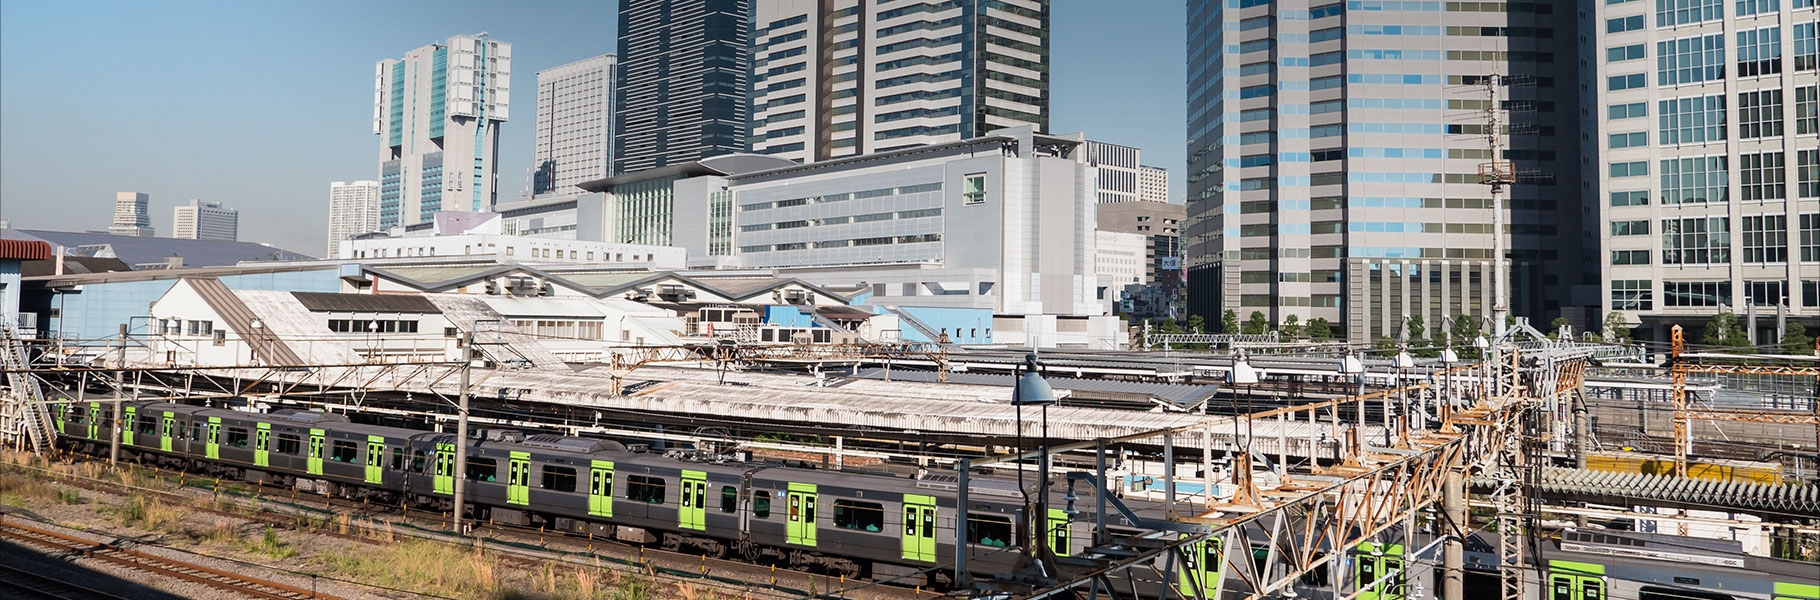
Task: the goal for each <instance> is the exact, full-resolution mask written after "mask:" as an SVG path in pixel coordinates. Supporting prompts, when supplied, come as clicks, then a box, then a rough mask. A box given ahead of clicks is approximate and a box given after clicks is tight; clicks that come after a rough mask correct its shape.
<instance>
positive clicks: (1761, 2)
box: [1738, 0, 1779, 17]
mask: <svg viewBox="0 0 1820 600" xmlns="http://www.w3.org/2000/svg"><path fill="white" fill-rule="evenodd" d="M1777 4H1778V2H1777V0H1738V16H1740V17H1744V16H1749V15H1754V14H1757V13H1766V12H1776V11H1777V10H1779V9H1778V7H1777Z"/></svg>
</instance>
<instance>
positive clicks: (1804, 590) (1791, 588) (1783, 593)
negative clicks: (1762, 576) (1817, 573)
mask: <svg viewBox="0 0 1820 600" xmlns="http://www.w3.org/2000/svg"><path fill="white" fill-rule="evenodd" d="M1775 592H1776V597H1775V600H1813V599H1815V598H1820V585H1809V584H1805V583H1782V582H1780V581H1778V582H1776V587H1775Z"/></svg>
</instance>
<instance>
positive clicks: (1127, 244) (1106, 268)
mask: <svg viewBox="0 0 1820 600" xmlns="http://www.w3.org/2000/svg"><path fill="white" fill-rule="evenodd" d="M1149 241H1150V240H1149V238H1147V237H1145V236H1143V235H1139V234H1136V233H1119V232H1116V231H1106V230H1104V229H1101V230H1097V231H1094V232H1093V267H1094V271H1095V276H1096V278H1097V280H1098V282H1099V283H1098V286H1097V287H1095V288H1094V296H1093V297H1094V299H1095V300H1099V301H1100V302H1101V303H1102V304H1104V305H1105V307H1106V312H1107V313H1111V312H1113V307H1114V305H1115V304H1116V303H1117V302H1118V301H1119V300H1121V299H1122V298H1121V296H1122V295H1123V293H1124V290H1125V286H1128V285H1139V286H1141V285H1143V284H1144V278H1145V274H1144V271H1145V267H1146V266H1147V264H1148V262H1149V261H1148V260H1147V259H1146V258H1145V256H1144V255H1145V253H1146V249H1145V246H1147V245H1148V244H1149Z"/></svg>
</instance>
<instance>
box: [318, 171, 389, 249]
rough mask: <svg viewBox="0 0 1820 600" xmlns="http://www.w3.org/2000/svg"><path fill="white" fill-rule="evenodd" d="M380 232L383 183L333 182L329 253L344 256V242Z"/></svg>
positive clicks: (330, 202) (330, 186)
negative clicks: (380, 197)
mask: <svg viewBox="0 0 1820 600" xmlns="http://www.w3.org/2000/svg"><path fill="white" fill-rule="evenodd" d="M375 231H379V182H377V181H356V182H353V183H348V182H345V181H337V182H334V183H330V184H329V252H328V254H324V255H323V256H341V243H342V242H344V241H347V240H348V239H349V238H352V237H354V236H356V235H360V234H363V233H373V232H375Z"/></svg>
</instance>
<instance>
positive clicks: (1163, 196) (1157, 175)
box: [1138, 165, 1169, 202]
mask: <svg viewBox="0 0 1820 600" xmlns="http://www.w3.org/2000/svg"><path fill="white" fill-rule="evenodd" d="M1138 200H1142V201H1145V202H1168V201H1169V171H1168V170H1167V169H1164V168H1162V167H1152V166H1150V165H1138Z"/></svg>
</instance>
